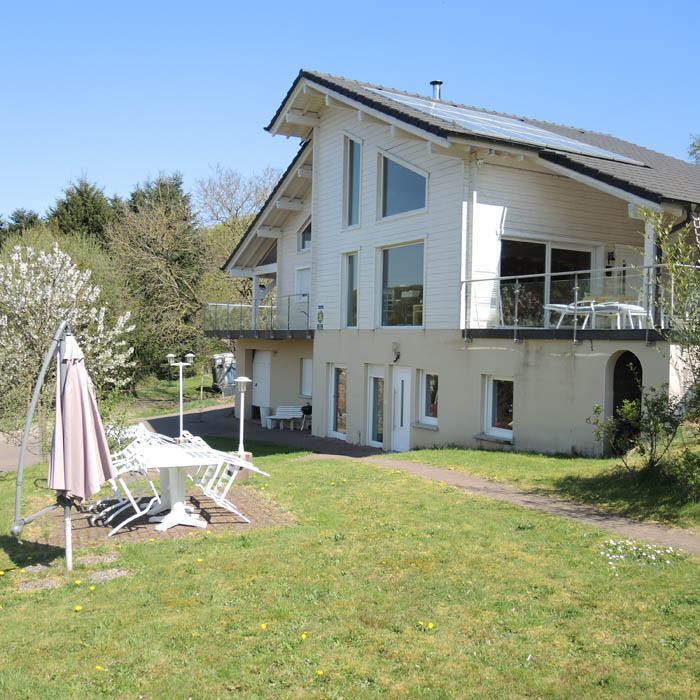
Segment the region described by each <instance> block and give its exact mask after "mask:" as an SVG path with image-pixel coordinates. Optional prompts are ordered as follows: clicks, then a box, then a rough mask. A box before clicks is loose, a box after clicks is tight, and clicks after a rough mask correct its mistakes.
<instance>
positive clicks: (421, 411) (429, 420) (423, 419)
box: [418, 369, 440, 426]
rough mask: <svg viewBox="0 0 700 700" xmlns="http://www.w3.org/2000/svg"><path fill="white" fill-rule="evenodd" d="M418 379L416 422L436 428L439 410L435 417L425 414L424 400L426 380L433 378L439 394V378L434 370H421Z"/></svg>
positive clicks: (425, 396)
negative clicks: (435, 380) (436, 382)
mask: <svg viewBox="0 0 700 700" xmlns="http://www.w3.org/2000/svg"><path fill="white" fill-rule="evenodd" d="M418 377H419V378H418V381H419V391H418V401H419V403H418V422H419V423H421V424H423V425H435V426H436V425H437V424H438V419H439V416H440V412H439V409H438V415H437V416H431V415H429V414H426V412H425V405H426V398H427V395H426V394H427V387H426V380H427V378H428V377H435V378H436V379H437V381H438V392H439V387H440V376H439V374H438V373H437V372H436V371H435V370H428V369H421V370H419V372H418ZM436 403H437V402H436Z"/></svg>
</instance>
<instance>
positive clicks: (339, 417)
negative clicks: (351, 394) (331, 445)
mask: <svg viewBox="0 0 700 700" xmlns="http://www.w3.org/2000/svg"><path fill="white" fill-rule="evenodd" d="M347 383H348V373H347V369H346V368H345V367H336V366H334V367H332V368H331V425H330V428H331V429H330V431H329V432H330V435H331V437H338V438H345V437H346V435H347V431H348V427H347V419H348V414H347Z"/></svg>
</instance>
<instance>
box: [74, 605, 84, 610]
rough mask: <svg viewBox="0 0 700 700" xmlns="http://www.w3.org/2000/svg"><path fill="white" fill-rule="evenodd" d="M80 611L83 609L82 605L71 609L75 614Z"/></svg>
mask: <svg viewBox="0 0 700 700" xmlns="http://www.w3.org/2000/svg"><path fill="white" fill-rule="evenodd" d="M82 609H83V606H82V605H76V606H75V607H74V608H73V610H75V612H80V611H81V610H82Z"/></svg>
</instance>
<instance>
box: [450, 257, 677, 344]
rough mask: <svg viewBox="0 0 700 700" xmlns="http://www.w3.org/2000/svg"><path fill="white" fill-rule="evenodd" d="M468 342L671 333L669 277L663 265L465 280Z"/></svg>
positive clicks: (672, 313) (655, 337) (638, 337)
mask: <svg viewBox="0 0 700 700" xmlns="http://www.w3.org/2000/svg"><path fill="white" fill-rule="evenodd" d="M463 284H464V300H465V304H464V307H463V308H464V322H463V327H462V330H463V335H464V336H465V338H477V337H482V338H483V337H497V338H504V337H509V336H512V338H513V339H514V340H520V339H523V338H570V339H572V340H573V341H574V342H575V341H577V340H583V339H587V338H606V337H607V338H611V337H618V338H619V337H626V338H628V339H630V340H633V339H634V340H646V341H647V342H654V341H656V340H660V339H661V338H662V334H661V333H660V331H662V330H666V329H669V328H672V326H673V321H674V319H676V320H677V318H678V317H679V315H680V314H679V310H678V309H675V308H674V299H673V279H672V278H671V277H670V275H669V274H668V273H667V270H666V268H665V266H663V265H649V266H641V267H632V266H622V267H608V268H603V269H583V270H567V271H564V272H550V273H546V274H524V275H509V276H503V277H488V278H484V279H473V280H470V281H468V282H464V283H463Z"/></svg>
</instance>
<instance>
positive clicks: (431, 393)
mask: <svg viewBox="0 0 700 700" xmlns="http://www.w3.org/2000/svg"><path fill="white" fill-rule="evenodd" d="M419 421H420V422H421V423H427V424H428V425H437V422H438V376H437V374H435V373H434V372H426V371H423V370H422V371H421V373H420V412H419Z"/></svg>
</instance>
